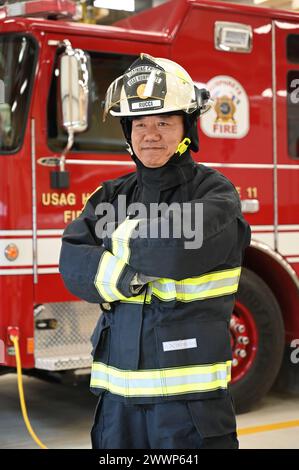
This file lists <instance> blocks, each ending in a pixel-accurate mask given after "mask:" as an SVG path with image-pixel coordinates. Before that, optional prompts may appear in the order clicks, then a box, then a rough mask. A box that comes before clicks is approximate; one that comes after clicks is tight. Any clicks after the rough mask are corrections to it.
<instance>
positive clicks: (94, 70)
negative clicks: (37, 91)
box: [48, 51, 135, 152]
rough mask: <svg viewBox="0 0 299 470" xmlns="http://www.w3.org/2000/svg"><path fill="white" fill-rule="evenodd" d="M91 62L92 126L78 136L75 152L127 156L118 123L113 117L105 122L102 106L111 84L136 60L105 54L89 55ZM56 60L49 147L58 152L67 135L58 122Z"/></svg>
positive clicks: (49, 100)
mask: <svg viewBox="0 0 299 470" xmlns="http://www.w3.org/2000/svg"><path fill="white" fill-rule="evenodd" d="M87 52H88V54H89V55H90V59H91V75H92V76H91V81H90V114H89V126H88V129H87V130H86V131H85V132H82V133H79V134H75V142H74V145H73V147H72V151H73V152H125V151H126V143H125V140H124V137H123V134H122V130H121V126H120V123H119V119H115V118H112V117H111V116H110V115H109V117H108V118H107V119H106V121H105V122H103V119H102V116H103V109H102V107H101V103H102V101H103V100H104V98H105V93H106V90H107V88H108V86H109V85H110V83H111V82H112V81H113V80H114V79H115V78H117V77H119V76H120V75H122V73H123V71H124V70H126V69H127V68H128V67H129V65H131V63H132V62H133V61H134V59H135V56H124V55H118V54H105V53H99V52H93V51H87ZM56 68H57V58H56V61H55V64H54V68H53V76H52V82H51V88H50V93H49V99H48V145H49V147H50V148H51V149H52V150H54V151H55V152H60V151H62V150H63V149H64V147H65V146H66V143H67V134H66V132H65V131H64V129H62V128H60V126H59V125H58V119H57V76H56V73H55V70H56Z"/></svg>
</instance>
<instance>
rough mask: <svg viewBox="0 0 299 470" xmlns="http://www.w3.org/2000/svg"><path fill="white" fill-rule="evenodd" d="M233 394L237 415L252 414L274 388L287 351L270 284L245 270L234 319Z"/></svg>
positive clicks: (232, 337) (282, 327)
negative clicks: (256, 405) (250, 412)
mask: <svg viewBox="0 0 299 470" xmlns="http://www.w3.org/2000/svg"><path fill="white" fill-rule="evenodd" d="M230 330H231V343H232V350H233V365H232V382H231V392H232V396H233V399H234V403H235V409H236V412H237V413H245V412H247V411H249V410H250V409H251V408H252V407H253V406H254V405H255V404H256V403H257V402H258V401H259V400H261V398H263V397H264V396H265V395H266V393H267V392H268V391H269V390H270V388H271V386H272V385H273V383H274V381H275V379H276V377H277V374H278V372H279V369H280V366H281V362H282V356H283V350H284V337H285V333H284V324H283V320H282V316H281V311H280V307H279V305H278V303H277V300H276V298H275V296H274V294H273V293H272V291H271V290H270V288H269V287H268V285H267V284H266V283H265V282H264V281H263V280H262V279H261V278H260V277H259V276H258V275H257V274H255V273H254V272H253V271H250V270H249V269H246V268H243V269H242V274H241V278H240V284H239V290H238V293H237V298H236V304H235V307H234V311H233V314H232V319H231V325H230Z"/></svg>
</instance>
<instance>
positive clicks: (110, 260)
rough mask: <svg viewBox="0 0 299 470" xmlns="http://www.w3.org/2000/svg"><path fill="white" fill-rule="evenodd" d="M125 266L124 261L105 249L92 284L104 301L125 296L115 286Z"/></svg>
mask: <svg viewBox="0 0 299 470" xmlns="http://www.w3.org/2000/svg"><path fill="white" fill-rule="evenodd" d="M125 266H126V263H124V262H123V261H122V260H120V259H118V258H116V257H115V256H113V255H112V254H111V253H110V252H109V251H105V252H104V253H103V255H102V256H101V259H100V262H99V266H98V272H97V274H96V277H95V281H94V284H95V287H96V289H97V290H98V292H99V294H100V296H101V297H102V298H103V299H104V300H105V301H106V302H113V301H115V300H120V299H126V298H127V297H125V296H124V295H123V294H121V292H120V291H119V290H118V289H117V287H116V286H117V282H118V280H119V278H120V275H121V273H122V271H123V269H124V267H125Z"/></svg>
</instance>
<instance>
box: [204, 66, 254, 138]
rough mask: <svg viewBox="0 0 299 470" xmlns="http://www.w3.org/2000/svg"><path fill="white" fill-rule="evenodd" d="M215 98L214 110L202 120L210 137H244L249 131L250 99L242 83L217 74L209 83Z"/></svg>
mask: <svg viewBox="0 0 299 470" xmlns="http://www.w3.org/2000/svg"><path fill="white" fill-rule="evenodd" d="M206 86H207V88H208V90H209V91H210V93H211V98H212V99H213V100H214V106H213V107H212V111H210V112H209V113H207V114H204V115H203V116H202V118H201V120H200V123H201V128H202V131H203V132H204V133H205V134H206V135H207V136H209V137H216V138H217V137H219V138H220V137H221V138H222V139H223V138H224V139H242V138H243V137H245V136H246V134H247V133H248V131H249V100H248V96H247V93H246V91H245V90H244V88H243V87H242V85H241V84H240V83H239V82H238V81H237V80H235V79H234V78H232V77H229V76H224V75H221V76H217V77H214V78H212V79H211V80H210V81H209V82H208V83H207V85H206Z"/></svg>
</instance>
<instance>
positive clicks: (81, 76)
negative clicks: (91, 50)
mask: <svg viewBox="0 0 299 470" xmlns="http://www.w3.org/2000/svg"><path fill="white" fill-rule="evenodd" d="M58 73H59V86H58V92H59V93H60V97H59V103H60V111H61V112H60V121H61V122H60V125H62V126H63V128H64V129H65V130H66V131H67V133H68V134H69V135H73V134H74V133H77V132H84V131H85V130H86V129H87V127H88V102H89V81H90V66H89V56H88V54H86V53H85V52H84V51H82V50H81V49H73V48H72V47H71V46H68V47H67V48H66V50H65V52H64V53H63V54H62V55H61V56H60V61H59V69H58ZM68 150H69V149H68Z"/></svg>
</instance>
